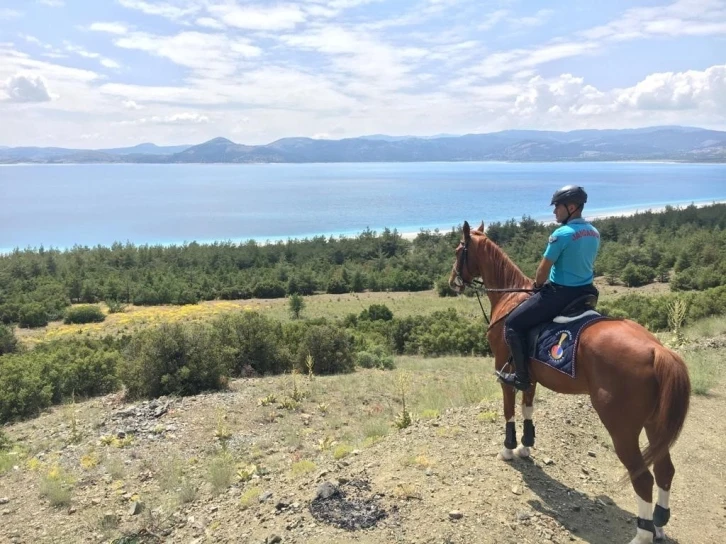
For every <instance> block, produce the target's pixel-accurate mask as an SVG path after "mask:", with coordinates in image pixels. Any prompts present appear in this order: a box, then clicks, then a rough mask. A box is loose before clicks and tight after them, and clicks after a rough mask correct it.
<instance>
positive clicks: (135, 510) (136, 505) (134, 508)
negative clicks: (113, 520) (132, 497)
mask: <svg viewBox="0 0 726 544" xmlns="http://www.w3.org/2000/svg"><path fill="white" fill-rule="evenodd" d="M143 510H144V504H143V503H142V502H139V501H134V502H132V503H131V506H129V516H136V515H137V514H140V513H141V512H142V511H143Z"/></svg>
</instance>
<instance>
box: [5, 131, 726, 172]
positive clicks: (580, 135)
mask: <svg viewBox="0 0 726 544" xmlns="http://www.w3.org/2000/svg"><path fill="white" fill-rule="evenodd" d="M613 160H673V161H688V162H705V161H707V162H726V132H723V131H716V130H707V129H702V128H693V127H680V126H661V127H649V128H640V129H619V130H617V129H613V130H595V129H593V130H574V131H570V132H556V131H539V130H505V131H502V132H492V133H486V134H466V135H462V136H454V135H439V136H432V137H415V136H386V135H381V134H376V135H372V136H361V137H358V138H346V139H342V140H322V139H313V138H283V139H281V140H277V141H275V142H272V143H270V144H266V145H243V144H237V143H234V142H232V141H230V140H228V139H226V138H214V139H212V140H209V141H208V142H204V143H201V144H198V145H182V146H167V147H160V146H157V145H154V144H151V143H144V144H140V145H137V146H134V147H128V148H115V149H97V150H88V149H65V148H57V147H0V163H5V164H8V163H44V164H48V163H50V164H57V163H157V164H174V163H272V162H274V163H311V162H419V161H613Z"/></svg>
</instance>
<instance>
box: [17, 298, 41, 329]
mask: <svg viewBox="0 0 726 544" xmlns="http://www.w3.org/2000/svg"><path fill="white" fill-rule="evenodd" d="M18 323H19V324H20V326H21V327H28V328H35V327H45V326H46V325H47V324H48V312H47V311H46V309H45V307H44V306H43V305H42V304H40V303H38V302H32V303H30V304H23V305H22V306H20V308H19V309H18Z"/></svg>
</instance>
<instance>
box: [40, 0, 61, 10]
mask: <svg viewBox="0 0 726 544" xmlns="http://www.w3.org/2000/svg"><path fill="white" fill-rule="evenodd" d="M36 1H37V2H38V4H43V5H44V6H49V7H51V8H60V7H63V6H65V5H66V3H65V2H64V0H36Z"/></svg>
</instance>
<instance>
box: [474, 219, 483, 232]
mask: <svg viewBox="0 0 726 544" xmlns="http://www.w3.org/2000/svg"><path fill="white" fill-rule="evenodd" d="M476 231H477V232H481V233H482V234H484V221H482V222H481V225H479V226H478V227H477V228H476Z"/></svg>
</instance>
